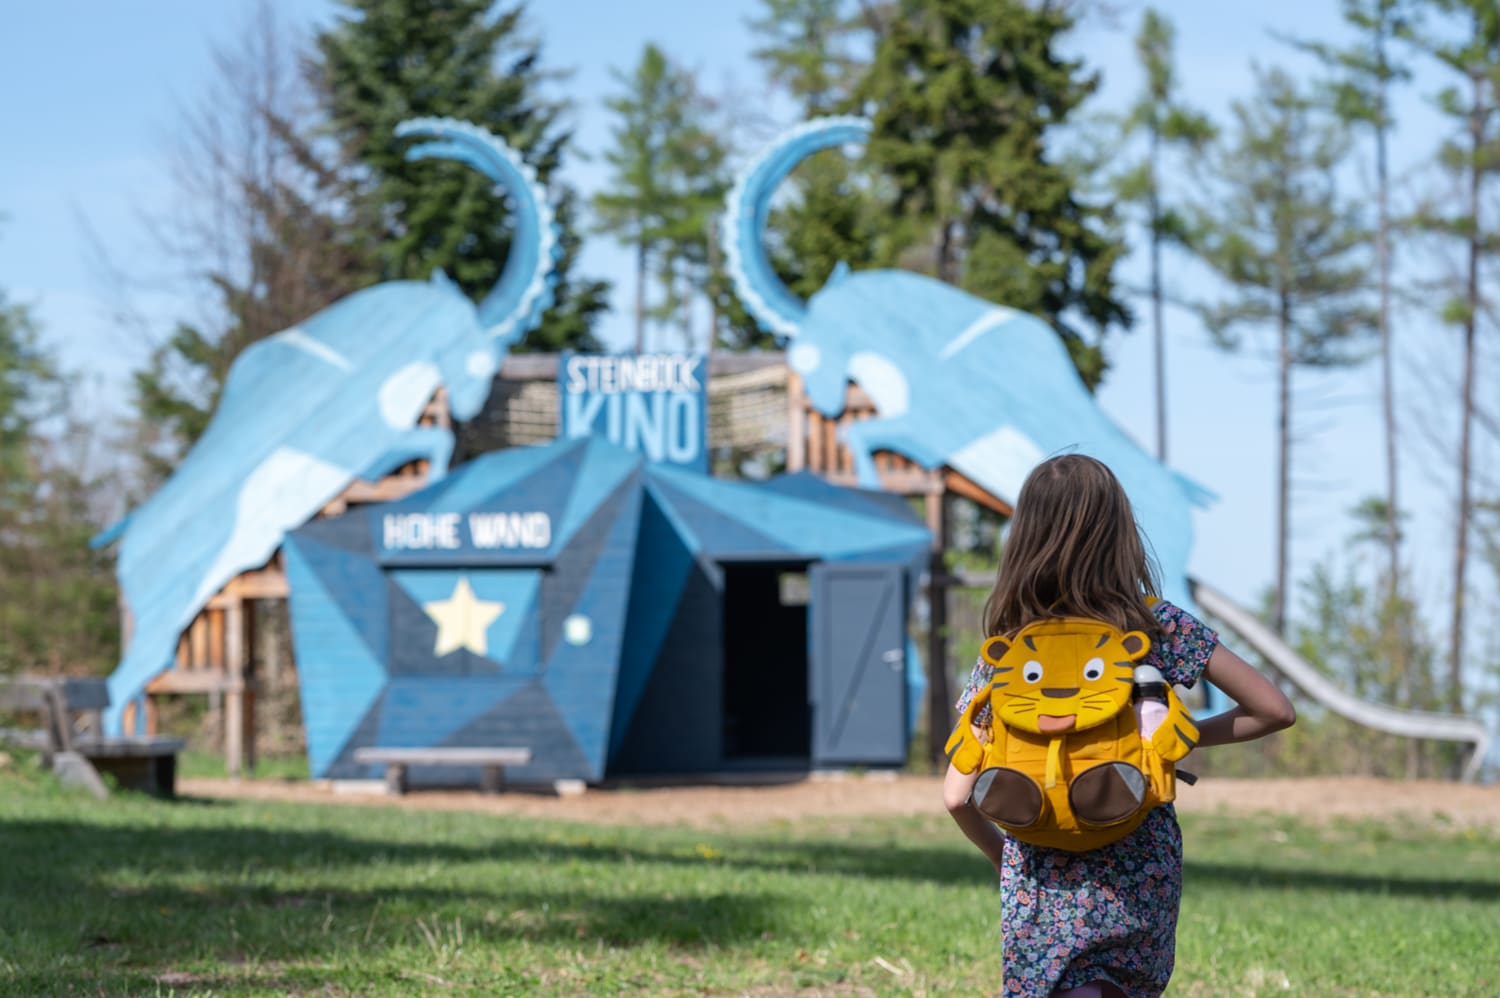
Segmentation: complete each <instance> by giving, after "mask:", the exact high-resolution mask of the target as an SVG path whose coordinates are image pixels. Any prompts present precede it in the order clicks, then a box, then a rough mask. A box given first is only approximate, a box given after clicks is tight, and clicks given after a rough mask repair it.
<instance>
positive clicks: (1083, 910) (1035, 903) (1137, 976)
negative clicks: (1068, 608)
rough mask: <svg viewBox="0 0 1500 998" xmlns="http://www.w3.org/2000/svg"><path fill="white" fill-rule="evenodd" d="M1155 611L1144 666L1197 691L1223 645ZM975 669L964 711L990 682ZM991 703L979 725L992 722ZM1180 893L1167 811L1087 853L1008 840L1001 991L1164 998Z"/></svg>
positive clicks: (1026, 997) (1200, 628)
mask: <svg viewBox="0 0 1500 998" xmlns="http://www.w3.org/2000/svg"><path fill="white" fill-rule="evenodd" d="M1152 612H1153V613H1154V614H1155V615H1156V619H1157V622H1158V623H1160V625H1161V636H1160V637H1159V639H1158V640H1157V642H1156V644H1155V645H1154V647H1153V648H1152V649H1151V651H1150V653H1148V654H1147V656H1146V657H1145V658H1144V659H1143V660H1142V661H1143V662H1145V663H1149V664H1151V665H1154V666H1156V667H1157V668H1158V669H1160V670H1161V671H1162V675H1164V676H1166V678H1167V680H1168V682H1171V683H1174V684H1176V685H1179V686H1186V687H1191V686H1193V684H1195V683H1196V682H1197V681H1198V677H1200V676H1201V675H1203V670H1204V668H1205V667H1206V666H1207V665H1208V659H1209V656H1210V655H1212V654H1213V650H1214V648H1216V647H1217V646H1218V644H1219V636H1218V634H1217V633H1215V632H1214V630H1213V629H1212V628H1210V627H1209V626H1208V625H1206V624H1204V623H1203V622H1202V621H1200V620H1198V619H1197V618H1196V617H1194V616H1193V615H1192V614H1190V613H1188V612H1187V611H1186V610H1183V609H1181V608H1179V607H1176V606H1173V605H1172V604H1170V603H1167V602H1165V601H1163V602H1159V603H1157V604H1155V605H1154V606H1153V608H1152ZM990 672H991V670H990V668H989V666H988V665H986V664H985V662H984V660H983V659H980V660H979V662H978V663H977V664H976V665H975V666H974V674H973V675H972V676H971V677H970V678H969V685H968V687H967V688H966V689H965V690H964V693H963V696H962V697H960V698H959V701H958V709H959V710H963V709H964V708H965V707H967V706H968V704H969V701H970V700H972V699H973V698H974V696H975V695H976V694H977V693H978V692H979V691H980V690H981V689H983V688H984V686H985V684H987V683H988V682H989V680H990ZM988 710H989V708H988V706H986V707H985V708H984V709H983V710H982V711H981V712H980V716H979V717H977V718H976V720H980V721H985V720H987V716H986V714H987V711H988ZM1181 896H1182V831H1181V829H1179V828H1178V826H1177V815H1176V812H1175V811H1174V810H1173V808H1172V806H1171V805H1170V804H1166V805H1163V806H1161V807H1158V808H1156V809H1155V810H1154V811H1152V812H1151V814H1150V816H1149V817H1147V818H1146V820H1145V822H1143V823H1142V824H1141V826H1140V827H1139V828H1137V829H1136V830H1135V831H1134V832H1131V833H1130V834H1129V835H1127V836H1126V837H1125V838H1123V839H1121V840H1120V841H1118V842H1115V843H1113V844H1111V845H1108V846H1105V847H1104V848H1102V849H1094V850H1092V851H1090V852H1081V853H1075V852H1064V851H1062V850H1059V849H1048V848H1045V847H1043V846H1034V845H1030V844H1028V843H1026V842H1022V841H1020V840H1019V839H1014V838H1010V837H1008V836H1007V838H1006V840H1005V862H1004V865H1003V869H1002V872H1001V875H1000V934H1001V940H1002V944H1003V952H1002V963H1003V974H1004V977H1003V980H1004V994H1005V995H1006V996H1007V998H1045V996H1046V995H1049V994H1051V993H1052V992H1053V991H1056V990H1059V989H1067V988H1078V987H1083V986H1084V985H1086V984H1088V983H1089V982H1091V981H1110V982H1112V983H1113V984H1114V985H1115V986H1116V987H1118V988H1120V989H1122V990H1123V991H1124V992H1125V993H1126V994H1127V995H1129V996H1130V998H1138V996H1155V995H1160V994H1161V993H1162V991H1163V990H1165V989H1166V986H1167V980H1168V979H1169V978H1170V977H1171V976H1172V965H1173V962H1174V960H1175V958H1176V940H1177V905H1178V901H1179V899H1180V898H1181Z"/></svg>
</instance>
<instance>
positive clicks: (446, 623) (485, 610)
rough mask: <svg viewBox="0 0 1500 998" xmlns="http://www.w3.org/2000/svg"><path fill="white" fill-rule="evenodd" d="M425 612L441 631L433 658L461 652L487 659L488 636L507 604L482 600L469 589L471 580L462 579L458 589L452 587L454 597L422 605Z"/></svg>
mask: <svg viewBox="0 0 1500 998" xmlns="http://www.w3.org/2000/svg"><path fill="white" fill-rule="evenodd" d="M422 609H423V610H425V611H427V616H429V617H431V618H432V622H433V623H434V624H436V625H437V627H438V633H437V643H436V644H434V645H433V647H432V653H433V654H434V655H447V654H449V653H450V652H455V651H458V650H459V649H460V648H465V649H468V650H469V651H471V652H473V653H474V654H476V655H486V654H489V650H490V642H489V638H488V636H487V633H486V632H488V631H489V628H490V625H491V624H493V623H494V622H495V621H496V620H498V619H499V618H500V615H501V614H502V613H504V612H505V604H504V603H493V602H490V601H488V600H482V599H479V598H478V597H477V596H475V595H474V590H473V588H472V587H470V585H469V578H468V576H462V575H461V576H459V579H458V585H456V586H454V587H453V595H451V596H449V597H448V598H447V599H444V600H433V601H432V602H431V603H423V604H422Z"/></svg>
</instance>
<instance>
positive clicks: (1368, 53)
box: [1292, 0, 1421, 132]
mask: <svg viewBox="0 0 1500 998" xmlns="http://www.w3.org/2000/svg"><path fill="white" fill-rule="evenodd" d="M1339 6H1340V11H1341V13H1342V14H1343V19H1344V23H1345V24H1347V25H1348V26H1349V27H1350V28H1352V29H1354V31H1355V32H1356V34H1357V35H1358V41H1356V42H1355V43H1354V44H1352V45H1348V46H1346V47H1344V48H1339V47H1337V46H1334V45H1329V44H1327V43H1324V42H1314V41H1305V40H1292V45H1294V46H1295V47H1296V48H1298V49H1300V50H1302V51H1304V52H1307V53H1308V54H1310V55H1312V56H1314V57H1315V58H1317V60H1318V61H1319V62H1321V63H1322V64H1323V65H1324V66H1326V67H1328V68H1329V69H1330V70H1332V72H1333V75H1332V77H1331V78H1330V79H1328V80H1326V81H1324V82H1322V83H1321V84H1320V96H1321V97H1322V99H1323V101H1324V102H1325V104H1326V106H1327V107H1328V108H1329V109H1330V110H1332V111H1333V113H1334V114H1336V115H1337V116H1338V117H1339V118H1340V120H1342V121H1346V122H1349V123H1351V124H1363V125H1368V126H1370V127H1371V128H1372V129H1376V130H1379V131H1381V132H1388V131H1389V130H1390V129H1392V128H1394V127H1395V119H1394V118H1393V117H1392V113H1391V107H1390V97H1389V92H1390V88H1391V86H1392V85H1393V84H1396V83H1402V82H1405V81H1407V80H1410V79H1411V70H1410V69H1409V68H1408V67H1407V66H1406V64H1405V63H1403V62H1401V61H1400V60H1398V59H1397V58H1396V57H1395V56H1394V54H1393V53H1392V51H1391V45H1392V43H1393V42H1398V41H1411V40H1413V39H1414V38H1415V37H1417V30H1418V27H1417V25H1418V17H1419V14H1420V11H1421V5H1420V3H1418V2H1416V0H1340V5H1339Z"/></svg>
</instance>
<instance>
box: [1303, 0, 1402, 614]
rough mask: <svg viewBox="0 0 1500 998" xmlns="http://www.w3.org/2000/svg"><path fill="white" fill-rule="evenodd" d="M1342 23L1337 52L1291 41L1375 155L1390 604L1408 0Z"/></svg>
mask: <svg viewBox="0 0 1500 998" xmlns="http://www.w3.org/2000/svg"><path fill="white" fill-rule="evenodd" d="M1342 13H1343V18H1344V23H1345V24H1347V25H1348V26H1349V27H1351V28H1353V29H1354V31H1355V32H1356V37H1357V40H1356V41H1355V42H1354V43H1352V44H1350V45H1348V46H1345V47H1343V48H1338V47H1335V46H1333V45H1327V44H1322V43H1317V42H1297V43H1296V45H1297V47H1299V48H1301V49H1303V50H1305V51H1308V52H1311V53H1312V54H1313V55H1315V56H1316V57H1317V58H1318V59H1319V61H1321V62H1322V63H1323V64H1324V65H1325V66H1327V67H1328V68H1329V69H1330V70H1331V71H1332V73H1333V76H1332V78H1331V79H1330V80H1329V81H1328V82H1327V84H1326V85H1325V86H1326V90H1327V93H1326V95H1325V96H1326V99H1327V100H1328V102H1329V104H1330V106H1331V107H1332V108H1333V111H1334V113H1335V114H1337V115H1338V116H1339V117H1340V118H1341V119H1342V120H1343V121H1345V122H1346V123H1347V124H1349V125H1350V126H1351V127H1355V128H1364V129H1368V130H1369V134H1370V138H1371V140H1372V143H1373V145H1374V153H1375V206H1376V218H1375V269H1376V273H1375V280H1376V293H1377V296H1378V300H1379V304H1378V307H1377V313H1376V317H1377V323H1378V331H1379V336H1380V384H1381V391H1380V397H1381V417H1382V423H1383V424H1384V434H1385V479H1386V486H1385V498H1384V499H1383V500H1382V503H1383V504H1382V506H1381V507H1380V509H1381V510H1382V511H1383V513H1384V516H1385V530H1384V545H1385V551H1386V560H1387V566H1386V571H1385V577H1386V580H1387V583H1388V585H1389V586H1390V589H1389V590H1388V592H1387V597H1388V598H1389V599H1390V600H1392V601H1394V600H1396V599H1397V593H1396V589H1395V586H1396V583H1397V581H1398V580H1399V579H1400V578H1401V544H1400V534H1401V531H1400V526H1399V522H1398V520H1399V517H1400V515H1401V514H1400V510H1401V507H1400V502H1399V497H1398V491H1399V490H1398V482H1399V475H1398V466H1397V447H1396V440H1397V436H1396V387H1395V365H1394V361H1393V357H1392V335H1391V263H1392V260H1391V233H1392V228H1393V225H1392V220H1391V210H1390V200H1391V183H1390V163H1389V154H1388V153H1389V150H1388V146H1389V140H1390V134H1391V131H1392V129H1393V128H1394V127H1395V120H1394V118H1393V114H1392V110H1391V89H1392V87H1393V86H1395V85H1396V84H1398V83H1401V82H1403V81H1405V80H1408V79H1410V77H1411V73H1410V71H1409V70H1408V69H1407V67H1406V66H1405V65H1404V64H1403V63H1401V62H1400V61H1399V60H1398V59H1397V57H1396V53H1395V52H1394V51H1393V49H1394V48H1395V47H1396V45H1397V44H1398V43H1399V42H1400V41H1401V40H1403V39H1406V38H1410V37H1411V32H1412V26H1413V25H1412V22H1413V17H1414V5H1413V3H1412V2H1411V0H1342Z"/></svg>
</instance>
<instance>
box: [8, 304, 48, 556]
mask: <svg viewBox="0 0 1500 998" xmlns="http://www.w3.org/2000/svg"><path fill="white" fill-rule="evenodd" d="M53 377H54V375H53V373H52V367H51V363H50V361H49V360H48V358H47V357H46V356H45V355H44V354H43V353H42V351H41V348H40V346H39V345H38V343H37V334H36V327H35V325H34V324H33V323H32V321H31V314H30V312H29V311H28V310H27V309H25V308H23V307H22V306H19V305H12V304H10V303H9V302H8V301H7V300H6V298H5V295H4V293H3V292H0V511H5V512H14V511H16V510H17V509H18V508H19V507H20V506H21V505H22V504H23V502H24V500H25V498H26V496H27V494H28V492H29V491H30V489H31V487H32V485H33V482H32V476H31V456H30V450H29V448H30V444H31V439H32V434H33V433H34V432H35V425H36V421H37V419H38V418H39V415H40V413H39V412H38V405H39V400H38V399H37V397H36V396H37V385H38V384H39V383H44V382H46V381H48V380H50V379H52V378H53ZM3 541H4V538H3V537H0V542H3ZM3 547H4V544H3V543H0V548H3Z"/></svg>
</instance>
